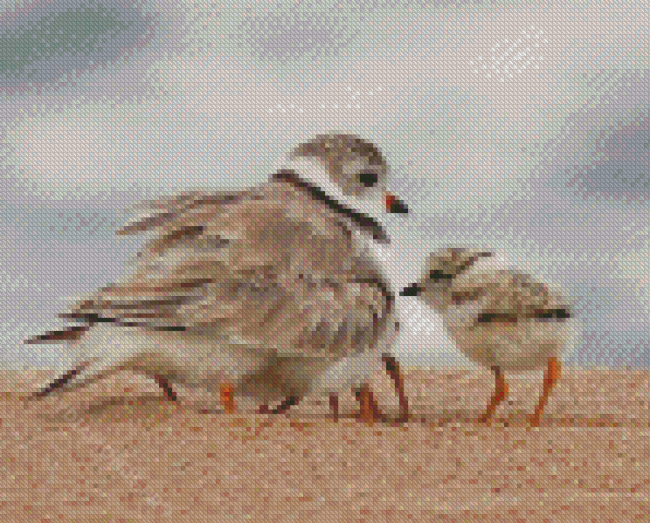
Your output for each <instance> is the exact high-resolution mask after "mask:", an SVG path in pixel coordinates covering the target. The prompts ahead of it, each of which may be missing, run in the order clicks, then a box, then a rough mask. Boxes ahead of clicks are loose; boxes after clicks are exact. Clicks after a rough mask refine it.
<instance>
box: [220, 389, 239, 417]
mask: <svg viewBox="0 0 650 523" xmlns="http://www.w3.org/2000/svg"><path fill="white" fill-rule="evenodd" d="M220 392H221V405H222V406H223V408H224V410H225V411H226V414H234V413H235V412H236V411H237V409H236V407H235V397H234V390H233V386H232V385H231V384H230V383H222V384H221V391H220Z"/></svg>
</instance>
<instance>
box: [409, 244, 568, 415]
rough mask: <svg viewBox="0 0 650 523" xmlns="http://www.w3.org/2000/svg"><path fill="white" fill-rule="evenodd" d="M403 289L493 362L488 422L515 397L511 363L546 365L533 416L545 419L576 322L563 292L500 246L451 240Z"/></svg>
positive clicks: (520, 367) (474, 355) (472, 353)
mask: <svg viewBox="0 0 650 523" xmlns="http://www.w3.org/2000/svg"><path fill="white" fill-rule="evenodd" d="M400 295H401V296H418V295H421V297H422V299H423V300H424V301H425V302H426V303H427V304H428V305H429V306H431V307H432V308H433V309H434V310H435V311H437V312H438V313H439V314H441V316H442V318H443V322H444V324H445V326H446V328H447V329H448V331H449V332H450V333H451V335H452V338H453V339H454V341H455V342H456V345H457V346H458V347H459V349H460V350H461V351H463V353H464V354H465V355H466V356H467V357H468V358H469V359H470V360H473V361H475V362H478V363H480V364H482V365H484V366H486V367H489V368H491V369H492V370H493V372H494V374H495V380H496V390H495V393H494V396H493V397H492V400H491V402H490V404H489V405H488V407H487V409H486V410H485V412H484V413H483V415H482V416H481V418H480V420H481V421H482V422H488V421H489V419H490V418H491V416H492V414H493V413H494V411H495V410H496V408H497V406H498V405H499V403H501V401H503V400H504V399H505V398H506V397H507V394H508V385H507V383H506V381H505V379H504V377H503V374H502V371H503V370H508V371H514V372H517V371H519V372H521V371H528V370H537V369H541V368H543V367H546V371H545V376H544V387H543V392H542V395H541V397H540V400H539V402H538V404H537V406H536V408H535V413H534V414H533V415H531V416H529V418H528V421H529V423H530V424H531V425H533V426H538V425H539V419H540V416H541V415H542V411H543V410H544V407H545V405H546V403H547V401H548V397H549V394H550V392H551V389H552V388H553V386H554V385H555V383H556V381H557V380H558V379H559V377H560V361H559V355H560V352H561V350H562V347H563V345H564V344H565V343H566V342H567V341H568V340H569V339H570V334H571V330H572V326H571V325H567V323H566V322H565V320H567V319H569V318H571V317H572V316H573V312H572V307H570V306H569V305H568V304H567V303H566V301H565V300H564V299H563V298H562V297H561V296H560V295H559V294H558V293H556V292H551V291H550V290H549V288H548V285H546V284H544V283H540V282H537V281H535V279H534V278H533V277H532V276H530V275H528V274H525V273H523V272H520V271H518V270H517V269H515V268H513V267H511V266H509V265H508V264H507V263H506V262H505V260H502V259H499V258H498V257H497V256H495V255H494V253H491V252H485V251H480V250H472V249H454V248H451V249H443V250H439V251H435V252H434V253H432V254H431V255H430V257H429V260H428V265H427V270H426V274H425V276H424V277H423V278H422V280H421V281H419V282H417V283H413V284H411V285H409V286H408V287H406V288H404V289H403V290H402V291H401V292H400Z"/></svg>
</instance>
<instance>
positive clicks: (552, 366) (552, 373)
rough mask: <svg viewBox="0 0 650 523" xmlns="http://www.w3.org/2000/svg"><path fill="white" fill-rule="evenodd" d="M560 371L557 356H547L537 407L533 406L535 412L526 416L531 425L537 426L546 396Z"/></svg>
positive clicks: (546, 400) (557, 378) (546, 399)
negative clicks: (546, 366)
mask: <svg viewBox="0 0 650 523" xmlns="http://www.w3.org/2000/svg"><path fill="white" fill-rule="evenodd" d="M560 373H561V370H560V362H559V361H558V360H557V358H553V357H551V358H549V359H548V368H547V369H546V371H545V372H544V389H543V391H542V395H541V396H540V398H539V403H538V404H537V407H535V414H532V415H531V416H529V417H528V422H529V424H530V425H531V426H533V427H539V419H540V417H541V416H542V412H543V411H544V407H545V406H546V403H547V402H548V397H549V395H550V394H551V390H552V389H553V387H554V386H555V383H556V382H557V380H559V379H560Z"/></svg>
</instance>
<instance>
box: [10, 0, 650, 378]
mask: <svg viewBox="0 0 650 523" xmlns="http://www.w3.org/2000/svg"><path fill="white" fill-rule="evenodd" d="M125 4H129V2H118V1H108V0H97V1H95V2H93V3H90V2H84V1H82V0H73V1H69V2H44V1H43V2H31V3H26V2H15V1H10V2H8V3H7V2H4V4H3V5H7V7H3V8H0V27H1V28H2V33H0V51H2V53H0V56H2V58H1V59H0V194H1V196H2V206H1V207H0V219H1V220H2V233H3V240H4V242H3V243H4V247H5V248H4V251H3V252H4V254H3V256H2V257H1V258H0V266H1V267H2V271H1V272H0V285H1V289H2V298H3V303H4V307H3V308H2V310H1V311H0V323H1V324H2V326H3V327H4V328H3V330H2V334H1V336H2V342H1V343H2V345H1V346H2V351H0V367H1V366H4V367H12V368H20V367H23V366H25V365H42V366H61V365H63V364H64V354H65V351H64V347H60V346H56V345H53V346H47V345H40V346H29V347H27V346H21V345H20V343H19V342H20V340H21V339H23V338H24V337H26V336H27V335H28V334H34V333H38V332H39V331H41V330H43V329H55V328H57V327H59V326H61V325H62V324H61V323H60V321H59V319H58V318H57V317H56V314H57V313H58V312H60V311H61V310H62V309H63V308H65V306H66V303H67V302H66V301H65V300H66V299H69V298H70V297H74V296H78V295H83V294H85V293H88V292H91V291H92V290H93V289H95V288H96V287H98V286H101V285H103V284H106V283H109V282H111V281H114V280H115V279H116V278H117V277H118V276H119V275H120V274H121V273H122V271H123V270H124V264H125V263H126V262H127V261H128V259H129V257H130V256H132V255H134V254H135V252H136V251H137V247H138V246H139V245H141V243H142V241H143V240H144V238H138V237H135V238H116V237H115V236H114V230H115V228H116V227H117V226H119V225H120V224H121V223H122V222H124V221H125V220H127V219H128V218H129V215H128V214H126V208H127V206H128V205H131V204H132V203H134V202H136V201H137V200H139V199H143V198H152V197H156V196H158V195H162V194H169V193H171V192H174V191H178V190H187V189H191V188H196V187H202V188H214V189H220V188H226V187H228V188H232V187H237V188H244V187H247V186H250V185H252V184H255V183H259V182H261V181H263V180H265V179H266V178H267V177H268V175H269V174H270V173H271V172H272V171H273V169H275V168H276V167H277V166H278V162H280V161H281V159H282V156H283V155H284V154H285V153H286V152H288V151H289V150H290V149H291V148H292V147H294V146H295V145H296V144H298V143H299V142H300V141H302V140H305V139H309V138H310V137H312V136H313V135H315V134H319V133H323V132H328V131H339V132H346V133H357V134H359V135H360V136H362V137H363V138H365V139H368V140H371V141H373V142H375V143H376V144H377V145H378V146H379V147H380V149H381V150H382V152H383V153H384V155H385V156H386V157H387V159H388V162H389V164H390V166H391V170H392V179H391V181H390V188H391V189H392V190H393V191H394V192H396V193H398V194H399V196H400V197H401V198H402V199H404V200H405V201H406V202H407V203H408V205H409V208H410V210H411V213H410V214H409V215H408V217H406V218H405V217H404V216H385V217H382V219H383V220H384V223H385V224H386V225H387V228H388V230H389V233H390V234H391V236H392V238H393V242H394V245H395V248H396V252H397V255H396V259H398V260H399V265H398V266H396V276H397V277H396V282H395V284H396V287H399V285H401V284H406V283H408V282H409V281H412V280H413V279H414V278H416V277H417V276H418V274H419V271H420V270H421V268H422V263H423V260H424V257H425V255H426V254H427V253H428V252H430V251H431V250H433V249H436V248H440V247H444V246H479V247H482V248H491V249H494V250H495V251H498V252H500V253H502V254H503V255H504V256H505V257H506V258H507V259H508V260H510V261H512V262H513V263H515V264H516V265H518V266H520V267H522V268H524V269H527V270H529V271H530V272H533V273H535V274H538V275H539V276H540V277H541V278H542V279H544V280H545V281H549V282H551V283H556V284H559V285H560V286H562V288H564V289H565V291H566V292H567V294H568V295H569V296H570V297H571V298H572V299H573V300H574V302H575V303H576V310H577V312H578V316H579V320H580V326H581V330H582V337H581V341H580V343H579V344H578V345H577V346H576V347H574V348H573V349H574V350H571V351H568V352H567V354H566V355H565V361H566V362H567V363H571V364H576V365H608V366H612V367H620V366H622V365H631V366H649V365H650V280H649V278H648V274H650V266H649V262H648V254H649V251H650V248H649V246H648V238H649V237H650V174H649V173H650V114H649V113H650V42H649V39H650V37H649V36H648V35H649V34H650V27H649V26H650V23H649V18H650V14H649V13H650V5H648V0H643V1H640V2H623V3H614V2H609V1H606V0H599V1H595V2H588V3H585V2H564V3H562V2H539V1H536V2H529V3H525V2H481V1H477V2H458V3H456V4H450V3H449V2H436V1H431V2H424V1H417V2H407V1H402V2H399V1H391V2H388V1H386V2H381V1H376V2H367V1H360V0H359V1H356V2H355V1H350V0H347V1H346V2H338V1H337V2H334V1H330V0H327V1H321V2H307V1H295V0H294V1H282V2H277V1H276V2H269V1H267V2H253V1H243V2H237V7H236V8H233V7H228V6H230V5H232V2H222V3H219V2H205V3H201V2H197V3H193V2H181V1H178V0H174V1H171V0H164V1H144V2H137V4H136V3H134V4H133V5H138V6H139V8H135V7H133V6H130V7H129V5H125ZM89 5H90V7H88V6H89ZM386 5H390V6H391V7H384V6H386ZM371 6H372V7H371ZM7 50H11V51H12V52H6V51H7ZM14 51H15V54H14ZM401 315H402V316H405V317H406V318H405V319H404V320H403V321H404V322H405V323H408V325H410V326H409V327H408V328H405V329H404V331H405V332H404V333H403V335H402V336H401V337H400V339H399V342H398V345H397V347H396V348H395V353H396V355H397V356H398V357H399V358H400V360H402V361H403V362H404V364H405V365H420V366H437V365H448V364H455V365H467V364H468V362H467V360H465V359H464V358H463V357H462V356H461V355H460V354H459V353H458V352H457V351H456V350H455V349H454V347H453V344H451V343H450V341H449V339H447V338H446V336H445V333H444V331H442V330H441V327H440V325H437V324H435V323H431V322H432V321H433V320H432V318H427V317H422V319H420V318H419V316H417V315H414V313H413V312H411V311H409V310H408V309H406V308H403V309H402V313H401Z"/></svg>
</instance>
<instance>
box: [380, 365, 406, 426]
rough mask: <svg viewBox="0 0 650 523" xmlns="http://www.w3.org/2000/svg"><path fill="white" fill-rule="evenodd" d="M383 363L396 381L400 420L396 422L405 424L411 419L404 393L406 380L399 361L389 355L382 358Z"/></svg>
mask: <svg viewBox="0 0 650 523" xmlns="http://www.w3.org/2000/svg"><path fill="white" fill-rule="evenodd" d="M381 359H382V361H383V362H384V364H385V365H386V374H388V375H389V376H390V377H391V378H392V379H393V381H395V390H396V391H397V395H398V397H399V410H400V413H399V418H397V420H395V421H396V422H397V423H405V422H407V421H408V419H409V402H408V398H407V397H406V393H405V392H404V380H403V379H402V376H401V374H400V371H399V363H397V360H396V359H395V358H393V357H392V356H390V355H388V354H384V355H383V356H382V358H381Z"/></svg>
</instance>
